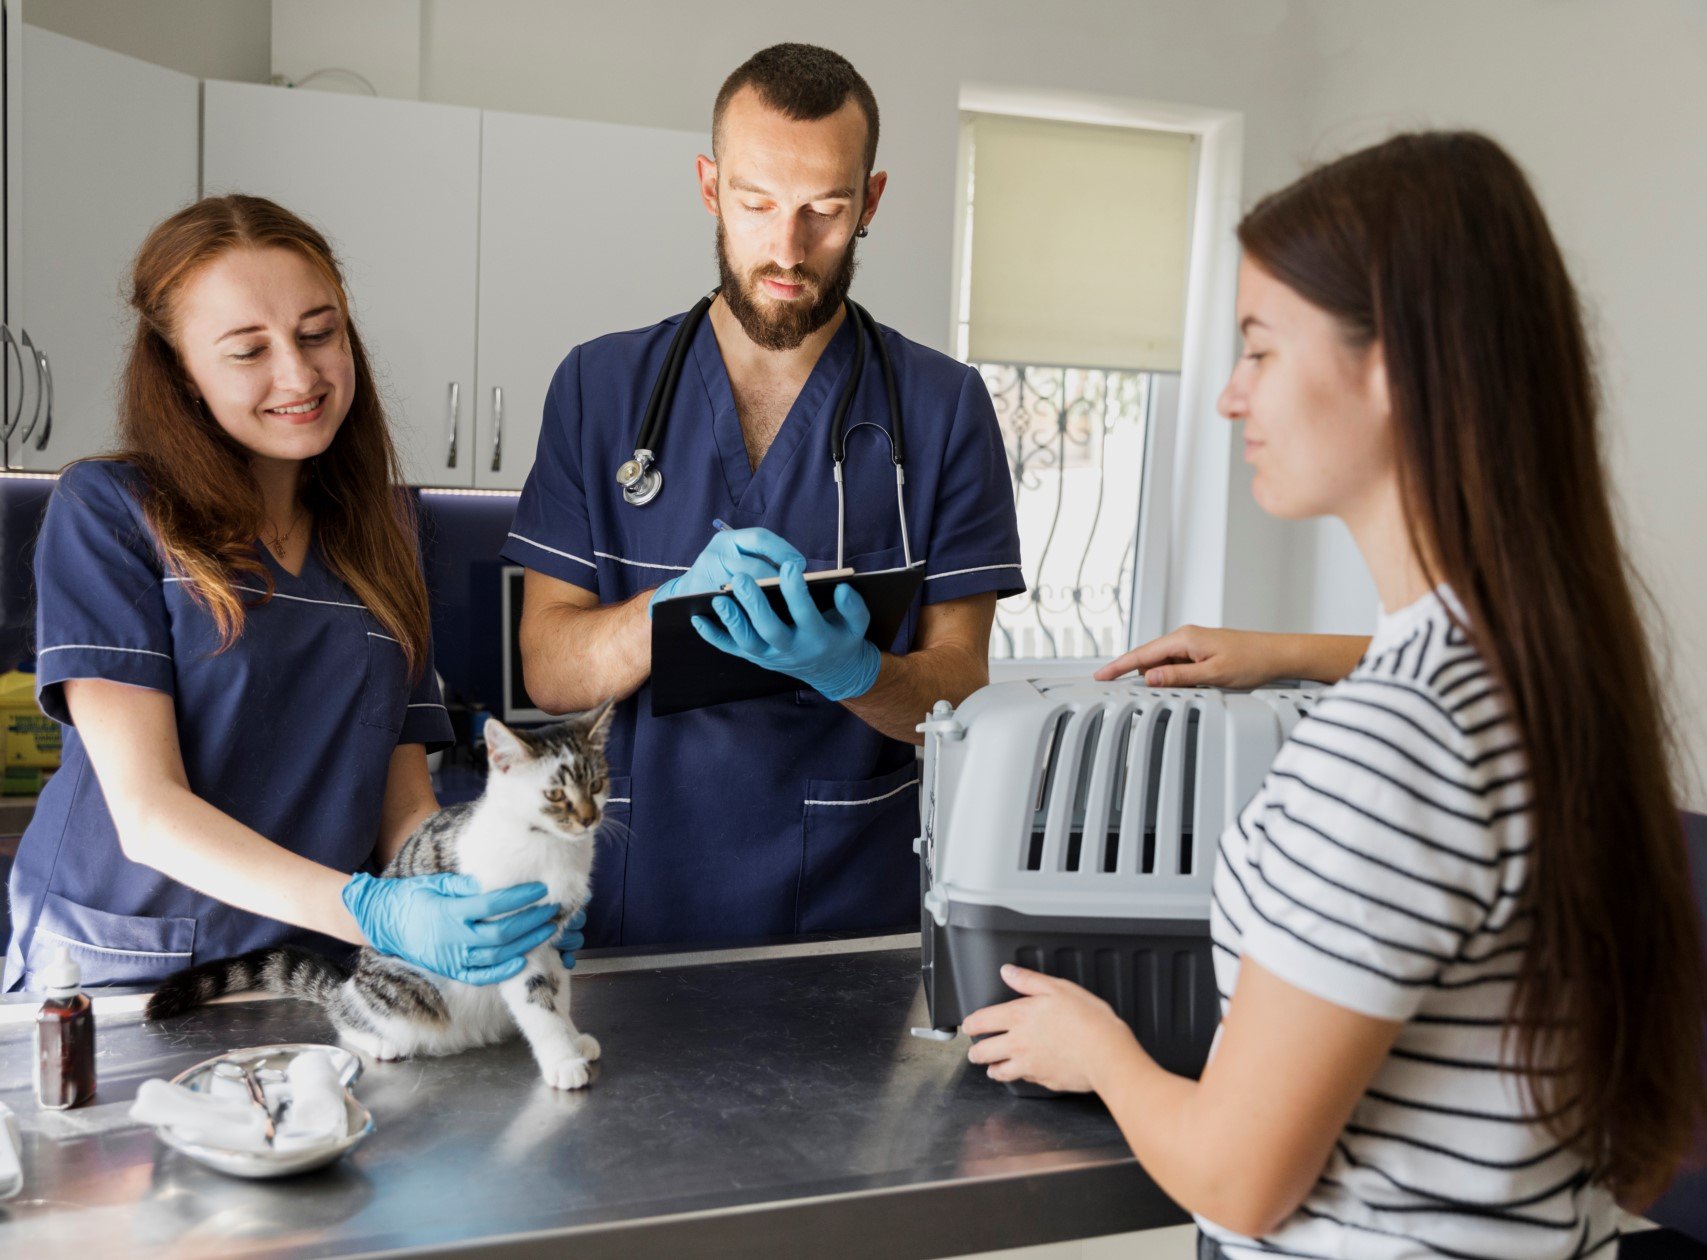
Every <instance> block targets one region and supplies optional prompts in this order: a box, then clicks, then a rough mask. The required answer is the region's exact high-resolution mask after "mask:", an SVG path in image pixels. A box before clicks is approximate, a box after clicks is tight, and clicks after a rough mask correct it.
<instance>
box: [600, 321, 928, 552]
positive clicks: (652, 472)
mask: <svg viewBox="0 0 1707 1260" xmlns="http://www.w3.org/2000/svg"><path fill="white" fill-rule="evenodd" d="M716 296H717V290H716V289H713V290H712V291H711V292H710V293H708V294H706V295H705V296H704V297H702V298H701V299H700V300H699V301H698V302H696V303H694V308H693V309H692V310H691V311H689V312H688V313H687V315H686V317H685V318H683V320H682V322H681V326H680V327H679V328H677V329H676V335H675V337H674V338H672V339H671V341H670V351H669V353H668V354H666V355H665V356H664V366H663V368H662V369H661V370H660V371H659V373H658V379H657V380H655V381H653V382H652V396H651V397H650V398H648V399H647V401H646V414H645V416H644V417H642V419H641V421H640V437H639V439H638V440H637V441H636V443H635V448H634V458H633V459H629V460H624V461H623V463H622V466H621V467H619V468H618V469H617V470H616V481H617V484H618V485H619V486H621V487H622V497H623V498H624V499H626V500H628V502H629V503H631V504H633V505H634V506H635V507H645V506H646V504H648V503H650V502H652V500H653V499H656V498H657V497H658V492H659V491H661V490H662V489H663V488H664V474H663V473H662V472H661V471H659V469H658V467H657V463H658V441H659V439H660V438H661V437H663V435H664V421H665V420H666V419H667V418H668V416H669V414H670V407H671V404H672V403H674V402H675V399H676V385H677V383H678V382H679V381H680V380H681V378H682V365H683V363H684V362H685V360H686V359H687V348H688V346H689V345H690V344H692V342H693V335H694V330H695V329H697V328H698V327H699V322H700V320H702V319H704V318H705V313H706V311H708V310H710V309H711V303H712V300H713V299H714V298H716ZM847 308H848V318H849V319H851V320H853V324H854V360H853V369H852V371H851V372H850V373H849V374H848V381H847V384H845V385H843V386H842V396H841V397H840V398H839V399H837V400H836V412H835V416H834V418H833V419H832V421H831V423H830V462H831V464H832V465H833V467H834V469H835V474H836V567H837V568H838V569H840V568H842V567H843V565H842V559H843V555H842V553H843V550H844V548H843V540H844V536H845V528H844V527H845V526H846V524H847V501H846V498H845V497H844V494H843V490H842V464H843V463H844V462H845V461H846V459H847V433H846V431H845V425H846V423H847V418H848V409H849V408H850V407H852V406H853V400H854V395H855V394H856V393H858V392H859V381H860V377H861V376H863V375H864V374H865V342H866V338H867V337H869V338H870V339H871V341H872V342H873V343H874V344H875V345H876V346H877V359H878V362H880V363H881V364H882V365H883V386H884V390H885V391H886V392H887V394H888V396H889V428H888V430H887V431H885V430H883V429H881V428H879V427H878V426H877V425H875V424H871V423H870V422H869V421H867V422H865V423H866V425H867V426H868V427H870V428H873V429H877V431H878V432H879V433H883V434H884V436H885V437H887V438H888V439H889V459H890V462H891V463H893V464H894V465H895V510H896V513H897V515H898V516H899V517H900V520H901V555H902V559H903V562H904V563H905V564H906V566H907V567H908V568H911V567H912V564H913V547H912V543H911V541H910V540H909V539H908V537H907V502H906V497H905V493H904V489H903V488H904V487H905V486H906V484H907V474H906V468H905V462H904V461H905V458H906V453H905V447H904V445H903V442H902V438H901V401H900V395H899V394H898V393H897V392H896V389H895V368H894V366H893V365H892V364H891V363H890V362H889V348H888V347H887V346H885V345H884V344H883V335H882V334H881V333H880V332H879V331H878V328H877V321H876V320H874V319H872V318H871V312H869V311H867V310H866V309H865V307H863V306H861V305H860V304H859V303H858V302H855V301H854V300H853V299H852V298H848V299H847ZM860 427H861V426H860V425H857V424H856V425H855V426H854V428H856V429H857V428H860Z"/></svg>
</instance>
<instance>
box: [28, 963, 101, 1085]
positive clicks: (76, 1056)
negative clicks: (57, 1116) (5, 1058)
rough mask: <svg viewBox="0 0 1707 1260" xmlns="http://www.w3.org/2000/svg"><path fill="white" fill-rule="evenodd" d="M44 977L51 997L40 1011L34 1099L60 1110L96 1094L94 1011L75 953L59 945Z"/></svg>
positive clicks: (48, 997) (37, 1021)
mask: <svg viewBox="0 0 1707 1260" xmlns="http://www.w3.org/2000/svg"><path fill="white" fill-rule="evenodd" d="M42 980H43V982H44V984H45V985H46V987H47V1001H45V1002H43V1003H42V1008H41V1010H40V1011H39V1012H38V1013H37V1014H36V1101H37V1102H38V1103H40V1104H41V1105H42V1106H43V1107H46V1108H48V1109H49V1110H52V1111H61V1110H64V1109H65V1108H66V1107H76V1106H80V1105H81V1104H83V1103H86V1102H88V1101H89V1100H90V1099H91V1098H93V1097H94V1096H95V1012H94V1008H93V1007H92V1006H91V1005H90V1003H89V998H88V995H87V994H85V993H84V992H83V987H82V986H83V973H82V969H81V968H79V967H78V966H77V960H76V959H75V958H73V957H72V956H71V951H69V950H66V949H61V950H60V951H59V957H58V958H55V959H54V960H53V961H52V962H51V963H49V964H48V968H47V971H46V973H45V974H44V975H43V976H42Z"/></svg>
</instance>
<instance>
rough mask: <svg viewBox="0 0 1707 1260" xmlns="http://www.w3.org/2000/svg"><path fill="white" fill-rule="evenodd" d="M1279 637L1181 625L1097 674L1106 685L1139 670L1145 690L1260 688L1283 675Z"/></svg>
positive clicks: (1282, 645)
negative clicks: (1172, 688) (1147, 687)
mask: <svg viewBox="0 0 1707 1260" xmlns="http://www.w3.org/2000/svg"><path fill="white" fill-rule="evenodd" d="M1292 637H1293V636H1290V635H1283V634H1264V633H1261V632H1259V631H1256V630H1219V629H1215V628H1212V627H1206V626H1181V627H1180V628H1179V629H1177V630H1174V631H1172V632H1171V633H1169V634H1164V635H1163V636H1162V637H1161V638H1159V639H1151V640H1150V641H1149V642H1148V643H1143V644H1140V645H1139V646H1137V647H1135V648H1133V649H1132V650H1131V651H1130V652H1128V653H1126V655H1124V656H1120V657H1116V658H1115V659H1114V660H1112V661H1110V662H1109V663H1108V664H1107V665H1104V666H1103V667H1102V668H1101V669H1099V670H1097V672H1096V677H1097V678H1098V679H1100V680H1101V681H1103V682H1110V681H1112V680H1114V679H1116V678H1119V677H1121V676H1122V675H1125V674H1130V673H1132V672H1133V671H1135V670H1137V671H1142V673H1143V675H1144V682H1145V685H1147V686H1150V687H1260V686H1262V685H1263V684H1264V683H1266V682H1269V681H1270V680H1272V679H1275V678H1279V677H1280V676H1281V675H1282V674H1284V673H1285V672H1286V668H1287V663H1288V662H1287V660H1286V652H1285V648H1286V643H1285V641H1286V640H1288V639H1290V638H1292Z"/></svg>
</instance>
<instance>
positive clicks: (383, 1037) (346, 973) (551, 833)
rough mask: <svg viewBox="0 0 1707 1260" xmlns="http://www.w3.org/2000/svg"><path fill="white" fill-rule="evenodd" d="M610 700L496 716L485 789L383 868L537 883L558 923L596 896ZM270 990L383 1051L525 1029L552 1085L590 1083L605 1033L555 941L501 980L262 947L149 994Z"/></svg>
mask: <svg viewBox="0 0 1707 1260" xmlns="http://www.w3.org/2000/svg"><path fill="white" fill-rule="evenodd" d="M609 725H610V703H609V702H608V701H607V702H606V703H605V704H603V705H601V706H600V707H598V708H597V709H594V710H593V711H592V712H590V713H584V714H580V715H578V716H575V717H571V718H569V719H567V720H565V721H562V722H558V723H556V724H555V725H552V726H545V727H541V728H539V729H537V730H532V731H512V730H511V729H509V728H508V727H506V726H503V725H502V724H500V723H498V722H496V721H488V722H487V723H486V728H485V735H486V748H487V759H488V764H489V766H490V770H489V772H488V774H487V779H486V791H485V792H484V794H483V795H481V797H480V799H479V800H476V801H470V802H467V803H466V804H462V805H452V806H450V807H448V808H446V809H442V810H440V811H439V812H438V813H436V814H434V815H433V816H432V817H430V818H428V819H427V820H426V821H425V822H423V823H422V824H421V825H420V827H418V828H417V829H416V830H415V833H414V834H413V835H411V836H410V837H409V839H408V840H407V841H405V842H404V845H403V848H402V849H401V850H400V851H399V852H398V854H397V856H396V857H395V858H393V859H392V861H391V863H390V865H388V866H387V867H386V868H385V872H384V874H386V875H388V876H392V877H402V876H409V875H436V874H439V873H440V872H444V871H453V872H459V873H461V874H464V875H469V876H472V877H473V878H474V879H476V880H478V881H479V883H480V885H481V886H482V887H483V888H486V889H494V888H503V887H506V886H508V885H511V884H525V883H533V882H538V883H542V884H544V885H545V886H546V888H547V889H548V892H547V893H546V900H548V901H553V902H555V903H557V905H559V906H561V907H562V911H561V913H560V915H559V918H558V923H559V925H560V926H561V924H562V922H563V920H565V919H567V918H568V917H569V916H570V915H572V914H574V913H575V911H577V910H579V909H580V908H581V907H582V906H584V905H585V904H586V902H587V895H588V892H589V890H590V888H591V874H592V865H593V835H594V832H595V831H596V830H597V828H598V826H599V823H600V821H601V820H602V818H603V816H604V805H605V797H606V794H607V792H608V791H609V787H610V778H609V774H608V772H607V768H606V764H605V755H604V745H605V735H606V733H607V731H608V730H609ZM249 989H267V990H269V991H271V992H274V993H279V994H283V995H285V996H287V997H297V998H305V999H307V1000H308V1001H311V1002H316V1003H319V1004H320V1005H321V1006H323V1007H324V1008H325V1009H326V1013H327V1014H328V1015H329V1016H331V1019H332V1023H333V1025H334V1026H335V1027H336V1028H337V1030H338V1032H339V1033H340V1034H341V1035H342V1036H343V1038H344V1040H345V1041H347V1042H349V1043H350V1044H351V1045H353V1046H355V1047H356V1048H357V1049H358V1050H361V1051H364V1052H365V1053H367V1054H370V1055H372V1056H373V1057H374V1058H376V1059H400V1058H404V1057H406V1056H408V1055H415V1054H424V1055H442V1054H455V1053H457V1052H458V1051H461V1050H467V1049H469V1048H470V1047H473V1046H481V1045H487V1044H490V1043H492V1042H496V1041H501V1040H503V1039H505V1038H506V1037H508V1036H510V1035H511V1034H512V1033H514V1032H515V1031H516V1029H518V1028H519V1029H520V1030H521V1032H522V1035H523V1036H524V1037H526V1038H527V1041H528V1045H529V1046H530V1047H531V1048H532V1050H533V1054H534V1059H535V1060H536V1061H537V1062H538V1063H539V1068H540V1072H541V1073H542V1074H543V1076H544V1077H545V1080H546V1083H547V1084H549V1085H551V1086H552V1087H554V1088H556V1089H579V1088H580V1087H581V1086H583V1085H585V1084H586V1083H587V1076H588V1068H589V1065H590V1064H591V1063H592V1062H593V1060H595V1059H597V1058H598V1057H599V1043H598V1042H597V1041H596V1040H594V1039H593V1038H592V1037H591V1036H589V1035H587V1034H585V1033H581V1032H578V1031H577V1030H576V1028H575V1025H574V1022H573V1021H572V1020H571V1019H570V1018H569V972H568V971H567V970H566V969H565V968H564V966H563V959H562V958H561V957H560V956H559V954H558V953H557V951H556V950H555V949H553V948H552V947H551V944H550V943H549V942H548V943H546V944H544V945H541V946H538V947H537V948H535V949H534V950H533V951H532V952H530V953H529V954H528V955H527V965H526V967H525V968H524V969H523V970H522V972H521V973H520V974H519V975H516V976H514V977H512V978H511V979H509V980H505V981H502V982H500V983H498V984H494V985H468V984H462V983H459V982H457V981H454V980H446V979H444V978H442V977H440V976H436V975H432V974H430V973H428V972H426V971H422V970H421V969H419V968H417V967H415V966H413V965H411V964H409V963H407V962H404V961H403V960H402V959H400V958H395V957H392V956H390V955H387V954H381V953H378V952H377V951H375V950H372V949H366V948H364V949H362V950H361V951H360V952H359V954H358V956H357V958H356V961H355V966H354V968H353V969H352V968H351V967H348V966H345V965H344V964H342V963H339V962H336V961H334V960H332V959H330V958H326V957H323V956H322V955H319V954H315V953H311V952H310V951H308V950H305V949H300V948H296V947H293V946H278V947H274V948H271V949H258V950H254V951H252V952H250V953H247V954H244V955H242V956H241V957H238V958H231V959H226V960H223V961H220V962H212V963H204V964H201V965H200V966H196V967H190V968H187V969H185V970H183V971H180V972H177V973H176V974H174V975H172V976H169V977H167V979H166V980H165V982H164V983H163V984H162V985H161V986H160V988H159V990H158V991H157V992H156V993H155V994H154V996H153V997H152V998H150V999H149V1002H148V1012H147V1014H148V1018H149V1019H163V1018H167V1017H169V1016H172V1015H176V1014H179V1013H181V1012H183V1011H187V1010H190V1009H192V1008H194V1007H197V1006H200V1005H202V1004H204V1003H206V1002H209V1001H212V1000H213V999H214V998H216V997H219V996H220V995H221V994H225V993H237V992H242V991H245V990H249Z"/></svg>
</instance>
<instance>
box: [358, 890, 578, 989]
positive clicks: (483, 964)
mask: <svg viewBox="0 0 1707 1260" xmlns="http://www.w3.org/2000/svg"><path fill="white" fill-rule="evenodd" d="M545 894H546V888H545V885H544V884H537V883H536V884H516V885H514V886H513V887H510V888H500V889H497V890H495V891H493V892H485V891H483V890H482V889H481V887H480V884H479V881H477V880H475V879H474V878H473V877H471V876H468V875H456V874H441V875H418V876H412V877H410V878H407V879H376V878H374V877H373V876H371V875H367V874H364V873H362V872H357V873H356V874H355V875H353V876H351V877H350V882H349V883H347V884H345V885H344V888H343V900H344V905H345V907H346V908H347V909H348V910H349V912H350V914H351V916H352V917H353V918H354V919H355V921H356V926H358V927H359V928H361V930H362V935H363V936H365V937H366V938H367V940H368V943H369V944H370V945H372V946H373V947H374V948H375V949H377V950H378V951H379V952H380V953H382V954H392V955H394V956H396V957H398V958H401V959H403V960H404V961H406V962H411V963H414V964H415V965H416V966H417V967H421V968H424V969H425V970H427V971H430V972H432V973H434V974H435V975H440V976H444V977H445V978H446V979H449V980H459V981H461V982H462V983H463V984H496V983H497V982H498V981H500V980H508V979H509V978H510V977H512V976H514V975H516V974H517V973H518V972H520V971H521V969H522V967H523V966H524V965H525V959H524V955H525V954H527V953H528V951H529V950H532V949H535V948H537V947H538V946H540V945H543V944H545V942H547V941H549V940H551V939H552V937H554V936H555V935H556V934H557V930H558V929H557V924H556V919H557V913H558V907H557V906H556V905H554V904H553V903H551V902H543V901H541V900H540V898H541V897H543V896H545Z"/></svg>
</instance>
